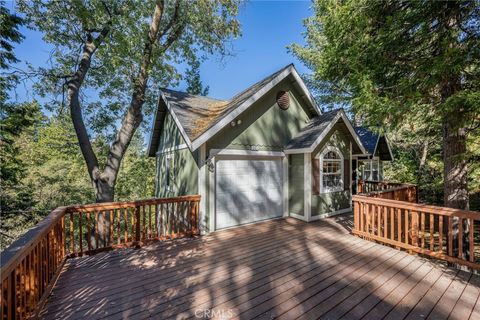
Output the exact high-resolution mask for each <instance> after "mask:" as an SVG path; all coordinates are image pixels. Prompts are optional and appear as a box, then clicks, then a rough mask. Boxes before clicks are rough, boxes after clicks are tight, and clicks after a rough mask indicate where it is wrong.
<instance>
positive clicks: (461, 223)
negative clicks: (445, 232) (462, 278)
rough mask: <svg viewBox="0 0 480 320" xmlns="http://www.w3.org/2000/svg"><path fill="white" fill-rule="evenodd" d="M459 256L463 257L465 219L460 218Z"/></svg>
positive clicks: (458, 234) (458, 235)
mask: <svg viewBox="0 0 480 320" xmlns="http://www.w3.org/2000/svg"><path fill="white" fill-rule="evenodd" d="M457 238H458V258H460V259H463V219H462V218H460V217H459V218H458V233H457Z"/></svg>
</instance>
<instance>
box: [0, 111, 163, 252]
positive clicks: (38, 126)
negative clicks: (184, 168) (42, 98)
mask: <svg viewBox="0 0 480 320" xmlns="http://www.w3.org/2000/svg"><path fill="white" fill-rule="evenodd" d="M7 111H10V112H9V113H5V114H4V117H3V116H2V122H1V124H2V128H3V127H5V128H12V130H13V131H15V134H14V135H13V134H11V135H9V136H8V139H9V140H8V143H3V137H2V144H1V147H2V148H1V149H0V150H1V152H2V154H1V158H2V161H1V165H2V167H1V169H2V189H1V197H2V201H1V212H2V222H1V232H2V243H1V246H0V248H5V247H6V246H7V245H8V244H9V243H11V242H12V241H13V240H14V239H15V238H17V237H19V236H20V235H22V234H23V233H24V232H25V231H26V230H28V229H29V228H31V227H32V226H33V225H35V224H36V223H37V222H38V221H40V220H41V219H42V218H43V217H44V216H45V215H47V214H48V213H49V212H50V211H51V210H52V209H54V208H56V207H58V206H64V205H72V204H85V203H92V202H95V194H94V192H93V189H92V187H91V182H90V179H89V176H88V172H87V169H86V168H85V165H84V160H83V156H82V154H81V152H80V149H79V146H78V141H77V137H76V134H75V131H74V129H73V125H72V123H71V121H70V119H69V117H68V116H66V115H64V114H57V115H53V116H51V117H50V118H47V117H46V116H45V115H43V114H42V113H41V112H40V109H39V106H38V104H37V103H35V102H33V103H30V104H24V105H19V106H16V108H13V107H12V109H8V110H7ZM20 128H21V130H20ZM5 132H6V131H2V136H3V135H4V134H5ZM143 141H144V137H143V136H142V135H141V133H140V132H138V133H137V134H136V135H135V137H134V139H133V141H132V143H131V148H130V149H129V151H128V152H127V154H126V155H125V159H124V162H123V164H122V167H121V170H120V173H119V177H118V182H117V195H116V199H115V200H118V201H126V200H136V199H145V198H152V197H153V196H154V186H155V181H154V179H155V162H154V159H153V158H149V157H147V155H146V151H145V146H144V145H143V144H144V142H143ZM93 146H94V148H95V150H96V152H97V153H98V154H100V155H104V154H106V152H107V151H108V143H107V142H106V139H105V138H103V137H102V136H99V137H97V139H96V140H95V141H94V143H93ZM7 147H8V148H7ZM7 152H8V153H7ZM12 168H14V169H15V170H12ZM12 172H13V173H12Z"/></svg>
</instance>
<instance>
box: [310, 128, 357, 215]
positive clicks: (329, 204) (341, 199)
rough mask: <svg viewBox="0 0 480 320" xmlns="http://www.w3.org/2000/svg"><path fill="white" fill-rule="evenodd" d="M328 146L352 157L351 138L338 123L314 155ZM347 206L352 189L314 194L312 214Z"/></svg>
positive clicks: (346, 156) (348, 157)
mask: <svg viewBox="0 0 480 320" xmlns="http://www.w3.org/2000/svg"><path fill="white" fill-rule="evenodd" d="M328 146H333V147H337V148H338V149H339V150H340V152H341V153H342V155H343V158H344V159H345V160H348V159H350V139H349V137H347V136H345V134H342V133H341V131H340V126H339V125H338V124H337V125H335V127H334V128H333V129H332V131H331V132H330V133H329V135H328V136H327V137H326V138H325V139H324V140H323V141H322V143H320V145H319V146H318V147H317V148H316V149H315V151H314V152H313V154H312V156H313V157H316V156H317V155H318V154H319V153H321V152H323V150H324V149H325V148H326V147H328ZM349 180H350V179H349ZM347 208H350V190H346V191H339V192H330V193H322V194H320V195H312V216H318V215H323V214H326V213H330V212H334V211H338V210H342V209H347Z"/></svg>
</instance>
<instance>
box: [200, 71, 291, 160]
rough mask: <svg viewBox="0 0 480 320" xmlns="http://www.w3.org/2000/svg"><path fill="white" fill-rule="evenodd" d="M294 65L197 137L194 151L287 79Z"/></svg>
mask: <svg viewBox="0 0 480 320" xmlns="http://www.w3.org/2000/svg"><path fill="white" fill-rule="evenodd" d="M291 69H292V67H289V68H287V69H285V70H284V71H283V72H281V73H280V74H279V75H277V76H276V77H275V78H273V79H272V81H270V82H269V83H267V84H266V85H264V86H263V87H262V89H260V90H258V92H257V93H255V94H254V95H253V96H251V97H250V98H248V99H247V100H246V101H244V102H243V103H242V104H241V105H240V106H238V107H237V108H235V110H233V111H232V112H230V113H229V114H228V115H227V116H225V117H224V118H223V119H221V120H220V121H219V122H218V123H217V124H215V125H214V126H213V127H211V128H210V129H208V130H207V131H205V132H204V133H202V134H201V135H200V136H199V137H198V138H197V139H195V140H194V141H193V143H192V151H194V150H196V149H197V148H198V147H200V146H201V145H202V144H204V143H205V142H207V141H208V140H209V139H210V138H211V137H213V136H214V135H215V134H216V133H217V132H218V131H220V130H221V129H223V128H224V127H225V126H226V125H228V124H229V123H230V122H231V121H232V120H234V119H235V118H236V117H238V116H239V115H240V114H241V113H243V112H244V111H245V110H247V109H248V108H249V107H250V106H251V105H253V104H254V103H255V102H256V101H258V100H259V99H260V98H261V97H263V96H264V95H265V94H266V93H267V92H268V91H270V89H272V88H273V87H274V86H275V85H277V84H278V83H279V82H280V81H282V80H283V79H285V78H286V77H287V76H288V75H289V74H290V73H291V72H292V71H291Z"/></svg>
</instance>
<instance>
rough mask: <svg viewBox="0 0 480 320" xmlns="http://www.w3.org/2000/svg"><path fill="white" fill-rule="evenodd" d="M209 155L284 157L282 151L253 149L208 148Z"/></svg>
mask: <svg viewBox="0 0 480 320" xmlns="http://www.w3.org/2000/svg"><path fill="white" fill-rule="evenodd" d="M209 155H210V157H213V156H216V155H218V156H261V157H285V153H284V152H282V151H253V150H239V149H210V151H209Z"/></svg>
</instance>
